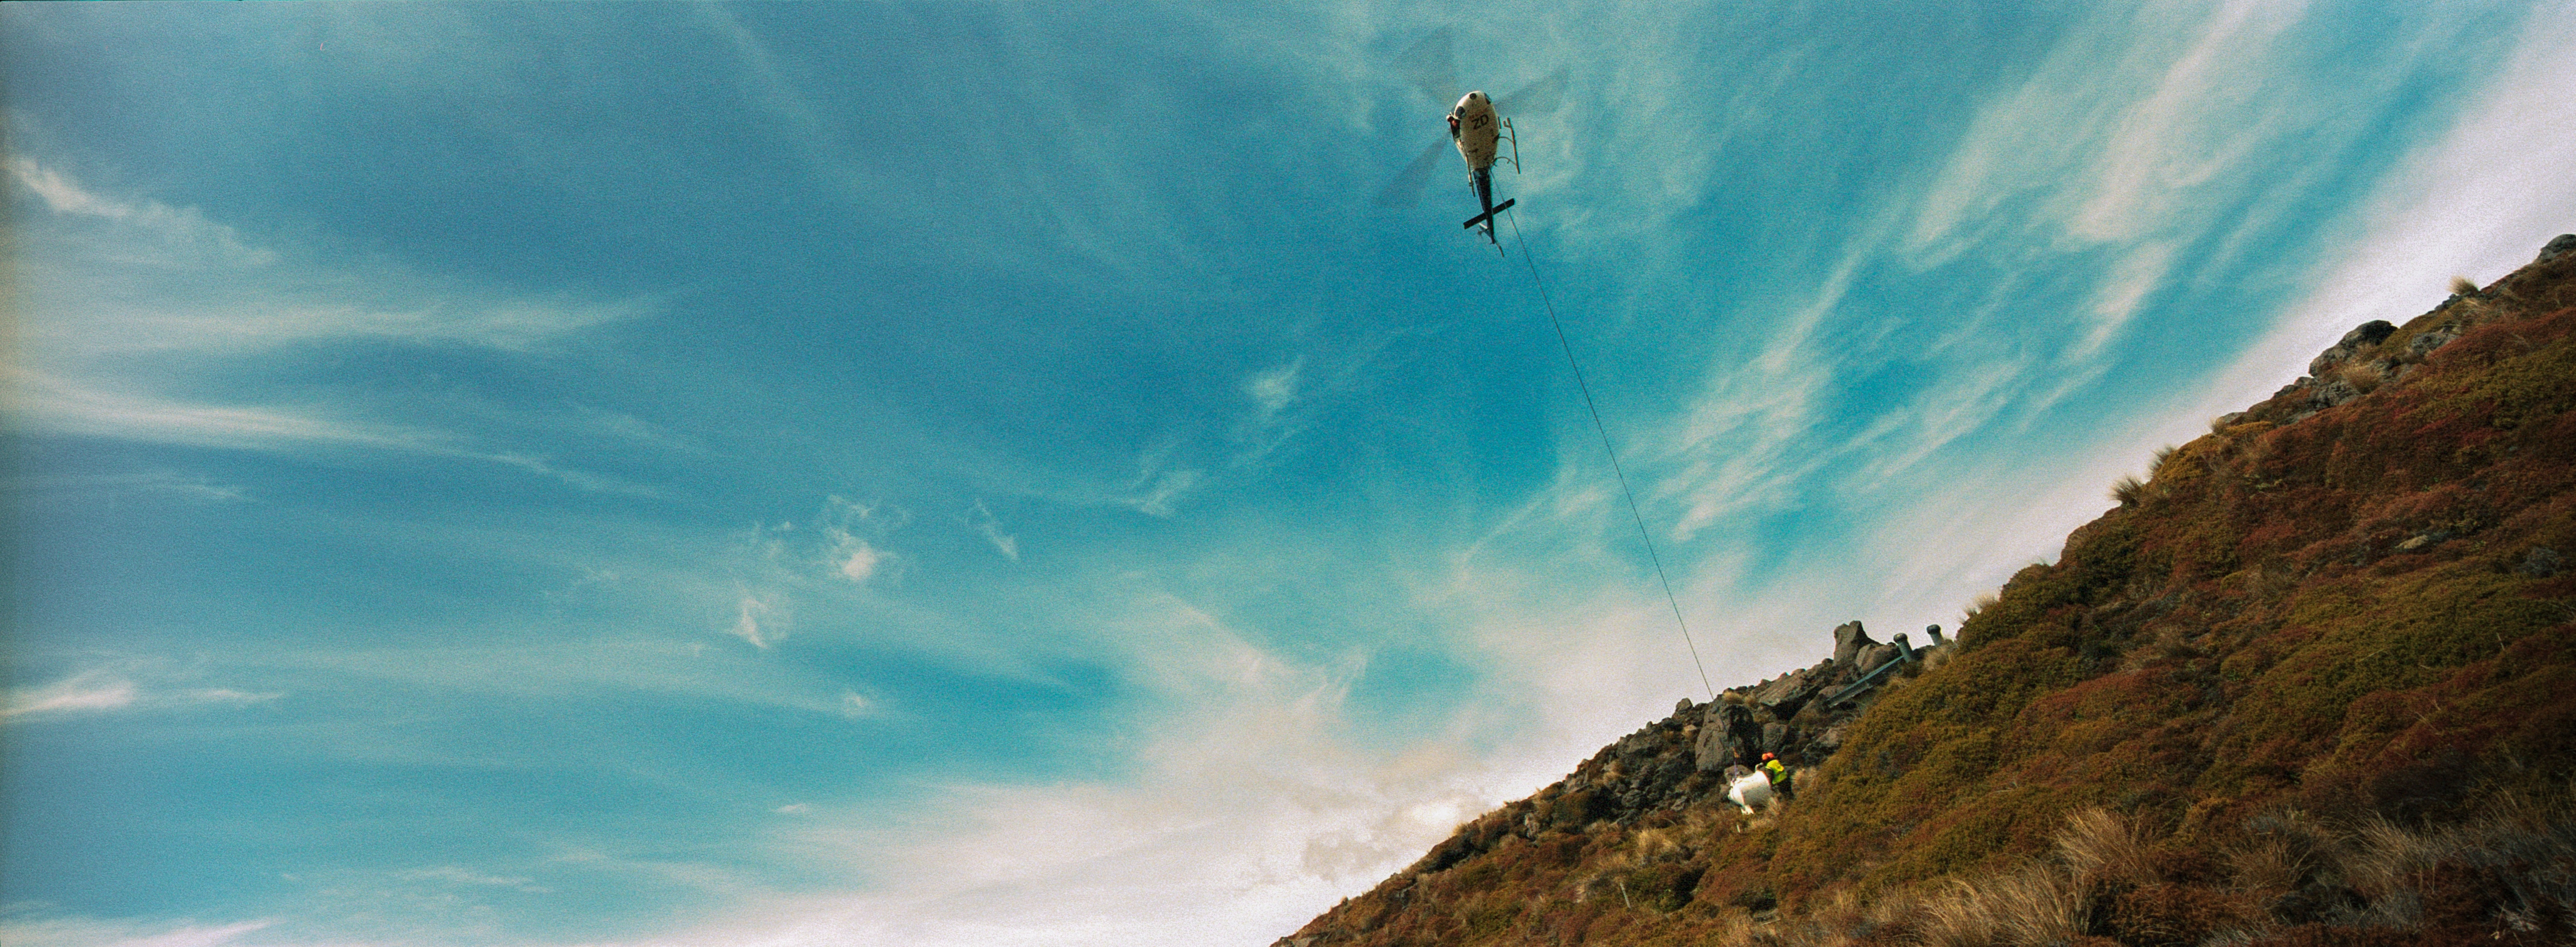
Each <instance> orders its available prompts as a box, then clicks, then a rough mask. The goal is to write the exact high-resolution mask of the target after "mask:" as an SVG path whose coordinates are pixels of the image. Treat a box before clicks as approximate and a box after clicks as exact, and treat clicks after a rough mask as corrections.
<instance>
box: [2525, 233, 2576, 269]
mask: <svg viewBox="0 0 2576 947" xmlns="http://www.w3.org/2000/svg"><path fill="white" fill-rule="evenodd" d="M2569 251H2576V233H2562V234H2559V235H2558V237H2557V239H2554V240H2551V241H2549V245H2548V246H2545V247H2541V248H2540V256H2539V257H2538V258H2537V259H2534V260H2532V261H2531V262H2533V263H2535V264H2538V263H2547V262H2549V261H2551V260H2555V259H2558V258H2559V257H2562V256H2565V255H2567V254H2568V252H2569Z"/></svg>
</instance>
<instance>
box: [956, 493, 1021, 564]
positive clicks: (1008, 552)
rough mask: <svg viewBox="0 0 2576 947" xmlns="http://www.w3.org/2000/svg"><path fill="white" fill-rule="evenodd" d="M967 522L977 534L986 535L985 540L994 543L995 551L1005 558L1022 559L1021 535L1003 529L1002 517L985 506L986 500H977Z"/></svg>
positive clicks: (1016, 560)
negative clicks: (995, 514) (1014, 534)
mask: <svg viewBox="0 0 2576 947" xmlns="http://www.w3.org/2000/svg"><path fill="white" fill-rule="evenodd" d="M966 522H967V525H968V526H970V527H972V528H973V529H974V530H975V532H976V533H977V534H979V535H982V536H983V537H984V541H985V542H988V543H992V544H993V550H994V551H995V552H999V553H1001V554H1002V555H1003V557H1004V558H1007V559H1009V560H1011V561H1012V562H1018V561H1020V539H1019V537H1017V536H1013V535H1011V534H1009V533H1005V532H1003V531H1002V520H1001V517H998V516H994V515H993V511H992V510H991V509H988V508H986V507H985V506H984V501H982V500H977V501H975V507H974V509H973V510H971V511H969V512H968V514H967V520H966Z"/></svg>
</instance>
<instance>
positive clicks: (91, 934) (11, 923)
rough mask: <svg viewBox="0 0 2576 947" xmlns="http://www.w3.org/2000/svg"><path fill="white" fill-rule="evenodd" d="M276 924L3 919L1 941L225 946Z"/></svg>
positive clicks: (109, 946)
mask: <svg viewBox="0 0 2576 947" xmlns="http://www.w3.org/2000/svg"><path fill="white" fill-rule="evenodd" d="M276 924H277V922H276V921H270V920H260V921H243V922H240V923H235V924H199V923H197V922H194V921H179V922H165V923H147V922H139V921H127V920H100V919H94V918H80V917H69V918H48V919H24V918H0V940H5V941H6V942H8V943H10V944H15V945H22V947H224V945H227V944H236V943H240V942H241V940H242V938H244V937H247V936H249V935H251V934H254V933H257V932H259V931H262V930H266V929H268V928H271V927H274V926H276Z"/></svg>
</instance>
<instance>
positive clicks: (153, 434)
mask: <svg viewBox="0 0 2576 947" xmlns="http://www.w3.org/2000/svg"><path fill="white" fill-rule="evenodd" d="M5 374H6V375H7V376H8V379H9V380H10V381H11V382H13V383H14V386H15V388H16V391H15V392H14V394H15V395H16V399H15V400H16V404H15V405H14V406H13V407H14V409H15V412H16V413H17V414H18V415H19V417H20V418H22V419H24V420H25V421H27V422H29V423H31V424H32V425H33V426H35V427H37V428H39V429H43V430H49V431H53V432H57V433H65V434H77V435H84V436H91V437H107V438H117V439H122V440H132V441H144V442H149V443H160V444H184V445H189V446H194V447H217V448H226V449H232V450H263V451H310V450H313V449H316V448H343V449H352V448H353V449H363V450H372V451H390V452H395V453H403V454H412V455H418V456H428V457H445V458H452V459H458V460H471V461H478V462H482V463H490V464H498V465H501V466H505V467H512V468H516V469H519V470H524V471H527V472H529V473H533V474H538V475H541V476H545V477H550V478H553V479H556V480H560V481H562V482H564V483H565V484H567V485H570V486H572V487H574V488H576V489H580V490H584V491H590V492H604V493H623V494H629V495H634V496H656V495H659V493H660V491H658V490H656V489H655V488H652V487H648V486H644V485H641V484H634V483H628V482H626V481H624V480H620V479H618V478H615V477H609V476H604V475H600V474H594V473H589V472H586V471H581V470H572V469H566V468H563V467H559V466H556V465H555V464H553V463H551V462H549V461H547V460H545V459H544V458H540V457H533V456H528V455H524V454H517V453H506V452H505V453H493V452H487V451H480V450H474V449H471V448H469V447H468V446H466V445H465V444H464V443H463V439H462V438H461V437H459V436H457V435H454V434H449V433H446V432H443V431H435V430H424V429H419V428H409V427H403V426H399V425H389V424H377V423H373V422H368V421H359V420H351V419H347V418H343V417H339V416H336V415H337V412H334V411H331V410H329V409H327V408H324V407H320V406H309V405H292V406H285V405H227V404H208V403H200V402H191V401H185V400H179V399H172V398H165V397H160V396H156V395H150V394H139V393H135V392H131V391H126V390H121V389H118V388H113V387H95V386H89V385H85V384H82V383H80V382H78V381H75V380H71V379H65V378H61V377H57V376H53V375H49V374H44V373H39V372H35V371H30V370H25V369H9V370H6V371H5ZM209 489H211V488H209ZM199 492H201V493H202V492H205V491H202V490H201V491H199Z"/></svg>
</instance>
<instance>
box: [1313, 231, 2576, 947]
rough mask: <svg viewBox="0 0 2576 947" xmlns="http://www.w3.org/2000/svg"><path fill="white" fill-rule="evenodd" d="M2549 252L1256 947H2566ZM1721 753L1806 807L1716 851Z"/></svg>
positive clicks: (1725, 816) (2561, 292)
mask: <svg viewBox="0 0 2576 947" xmlns="http://www.w3.org/2000/svg"><path fill="white" fill-rule="evenodd" d="M2570 251H2576V237H2561V238H2559V239H2558V240H2556V241H2553V242H2552V243H2551V244H2550V247H2549V249H2548V250H2546V251H2544V252H2543V253H2542V255H2541V258H2540V259H2539V260H2538V261H2536V262H2534V263H2533V264H2532V265H2530V266H2527V267H2525V268H2523V269H2522V270H2521V271H2519V272H2516V273H2514V274H2512V275H2510V276H2508V277H2506V278H2505V279H2503V280H2500V281H2498V282H2496V283H2495V284H2493V285H2491V286H2488V287H2486V288H2483V289H2481V288H2478V287H2476V286H2474V285H2471V284H2467V283H2466V282H2465V281H2461V283H2460V284H2459V285H2455V286H2454V287H2453V289H2454V291H2455V295H2453V296H2452V297H2451V298H2450V299H2448V300H2445V301H2444V302H2443V303H2442V305H2441V306H2440V307H2438V308H2436V309H2434V310H2433V311H2432V312H2429V313H2426V314H2425V315H2423V316H2419V317H2417V318H2415V319H2413V320H2411V321H2409V322H2407V323H2406V324H2405V325H2402V326H2398V325H2391V324H2389V323H2386V322H2374V323H2370V324H2367V325H2364V326H2362V327H2360V328H2358V329H2355V330H2353V332H2352V333H2351V334H2348V335H2346V336H2345V337H2344V338H2343V339H2342V340H2341V341H2340V342H2338V343H2337V344H2336V345H2335V346H2334V347H2332V348H2329V349H2328V350H2326V352H2325V353H2324V354H2321V355H2319V356H2318V357H2317V359H2316V360H2315V361H2314V362H2312V363H2310V365H2309V366H2308V372H2307V375H2306V376H2305V377H2302V378H2300V379H2299V380H2298V381H2296V382H2294V383H2292V384H2291V385H2289V386H2287V387H2285V388H2283V389H2281V390H2280V391H2279V392H2278V393H2276V394H2274V395H2273V396H2272V397H2271V398H2269V399H2267V400H2265V401H2264V402H2263V403H2261V404H2258V405H2255V406H2253V407H2252V408H2249V409H2248V410H2246V411H2244V412H2241V413H2237V414H2231V415H2228V416H2225V417H2222V418H2219V419H2218V420H2217V421H2215V422H2214V423H2213V424H2212V426H2211V431H2210V433H2209V434H2207V435H2205V436H2202V437H2199V438H2197V439H2194V440H2192V441H2191V442H2189V443H2186V444H2182V445H2178V446H2176V447H2173V448H2171V449H2169V450H2167V451H2159V452H2157V455H2156V456H2155V458H2154V463H2153V464H2152V466H2151V467H2150V469H2149V472H2148V476H2147V477H2146V478H2145V479H2144V480H2135V481H2128V482H2124V483H2123V484H2121V485H2120V486H2119V488H2118V489H2117V490H2116V496H2115V498H2116V500H2117V501H2118V503H2119V505H2118V506H2117V507H2115V508H2113V509H2111V510H2110V511H2108V512H2106V513H2104V514H2103V515H2102V517H2101V518H2100V519H2097V520H2095V521H2094V522H2092V523H2089V524H2087V525H2085V526H2084V527H2082V528H2080V529H2077V530H2076V531H2075V532H2074V533H2073V534H2072V535H2070V536H2068V537H2067V541H2066V546H2065V549H2064V551H2063V553H2061V554H2060V555H2059V557H2058V558H2057V560H2056V561H2055V562H2054V563H2047V564H2035V565H2032V566H2030V567H2028V568H2025V569H2023V570H2022V571H2021V572H2020V573H2018V574H2016V575H2015V576H2013V578H2012V579H2011V580H2010V581H2009V582H2007V583H2006V584H2005V585H2004V587H2003V588H2002V589H2001V590H2000V591H1999V592H1997V593H1996V594H1994V595H1993V596H1992V597H1991V598H1984V597H1981V598H1980V600H1979V601H1978V602H1977V603H1976V604H1975V605H1974V606H1972V611H1971V614H1970V616H1969V617H1968V619H1967V621H1966V622H1965V624H1964V625H1963V626H1962V627H1961V628H1960V629H1959V633H1958V635H1957V638H1956V640H1955V641H1953V642H1952V643H1949V644H1946V645H1943V646H1941V647H1938V648H1934V649H1930V650H1929V651H1928V652H1926V653H1924V655H1923V656H1924V657H1925V658H1927V660H1920V661H1908V662H1904V663H1903V665H1902V673H1895V674H1886V675H1884V676H1883V683H1879V684H1876V685H1873V686H1874V687H1875V689H1874V690H1872V691H1871V692H1869V693H1868V694H1866V695H1863V696H1862V697H1860V698H1856V699H1854V700H1853V701H1852V702H1849V703H1844V702H1840V701H1839V700H1838V699H1837V698H1839V697H1840V695H1841V692H1840V691H1839V690H1836V689H1833V688H1827V689H1821V690H1820V689H1818V688H1817V687H1815V686H1814V685H1813V683H1812V682H1808V678H1812V677H1813V676H1814V675H1815V673H1816V672H1817V670H1818V669H1810V670H1809V671H1805V672H1792V674H1790V675H1787V676H1784V677H1783V678H1781V679H1779V680H1775V681H1771V682H1765V683H1764V684H1763V685H1760V686H1758V687H1751V688H1739V689H1736V690H1732V691H1729V692H1728V693H1727V694H1726V695H1725V697H1724V698H1723V699H1721V700H1718V701H1715V702H1711V703H1708V704H1696V705H1694V704H1690V703H1688V702H1685V705H1684V706H1683V707H1681V708H1679V709H1677V711H1676V712H1675V714H1674V716H1673V717H1671V718H1668V719H1666V720H1662V721H1657V722H1655V723H1652V724H1649V725H1648V726H1647V727H1646V728H1645V729H1643V730H1640V731H1638V732H1637V733H1635V734H1631V735H1630V736H1629V737H1627V738H1624V739H1622V740H1621V741H1620V742H1619V743H1618V744H1616V745H1613V746H1612V747H1608V748H1605V749H1604V750H1603V751H1602V752H1601V754H1599V755H1597V756H1595V757H1594V758H1593V759H1592V760H1589V761H1586V762H1585V763H1584V764H1583V765H1582V766H1580V767H1578V768H1577V769H1576V771H1575V772H1574V773H1573V774H1571V775H1569V776H1568V777H1567V779H1566V780H1565V781H1564V782H1560V783H1558V784H1556V785H1554V786H1550V787H1548V788H1546V789H1543V790H1541V791H1540V792H1539V793H1538V794H1537V795H1534V796H1532V797H1531V798H1529V799H1526V800H1522V801H1520V802H1515V803H1512V804H1510V805H1507V806H1504V807H1503V808H1501V809H1498V810H1496V811H1494V812H1492V813H1488V814H1486V815H1484V816H1481V817H1479V818H1477V819H1476V820H1474V821H1471V822H1469V823H1467V824H1466V825H1464V826H1461V827H1460V830H1459V833H1458V835H1457V836H1456V837H1453V838H1452V839H1450V840H1449V841H1447V842H1443V843H1441V845H1439V846H1437V847H1435V848H1433V850H1432V851H1431V853H1429V854H1428V855H1426V856H1425V857H1424V858H1423V860H1422V861H1420V862H1417V863H1416V864H1415V865H1413V866H1412V867H1410V868H1407V869H1406V870H1405V871H1403V872H1400V873H1398V874H1397V875H1396V876H1395V877H1393V878H1390V879H1388V880H1387V881H1386V882H1385V883H1383V884H1381V885H1379V886H1378V887H1377V888H1376V889H1373V890H1371V891H1369V892H1368V893H1366V894H1363V895H1361V896H1359V897H1356V898H1352V899H1350V900H1348V901H1345V902H1344V903H1343V904H1341V905H1339V906H1337V907H1335V908H1334V909H1332V910H1331V911H1328V912H1326V913H1325V914H1324V915H1322V916H1321V917H1318V918H1316V919H1315V920H1314V921H1313V922H1312V923H1309V924H1308V925H1307V926H1306V927H1305V928H1304V929H1303V930H1300V931H1299V932H1298V933H1297V934H1295V935H1292V936H1291V937H1288V938H1283V939H1282V943H1283V944H1287V945H1293V947H1326V945H1342V944H1354V945H1358V944H1367V945H1399V944H1403V945H1432V944H1441V945H1449V944H1458V945H1482V944H1497V945H1500V944H1549V945H1563V944H1604V945H1646V944H1658V945H1660V944H1671V945H1684V944H1688V945H1708V944H1728V945H1753V944H1764V945H1780V947H1789V945H1817V947H1832V945H1851V944H1889V945H1960V947H1967V945H2022V944H2027V945H2040V944H2052V945H2053V944H2084V945H2096V947H2102V945H2110V944H2119V945H2129V947H2168V945H2171V947H2184V945H2200V944H2265V945H2269V944H2280V945H2324V944H2371V945H2377V944H2391V945H2393V944H2449V943H2458V944H2468V943H2472V942H2474V943H2477V944H2484V945H2496V944H2533V945H2537V944H2565V943H2569V942H2570V941H2571V940H2576V696H2571V695H2576V571H2571V570H2570V568H2569V565H2568V562H2567V558H2568V556H2569V555H2571V554H2576V252H2570ZM1847 627H1849V628H1850V629H1852V630H1853V631H1854V633H1855V637H1857V629H1858V625H1857V624H1856V623H1855V624H1853V625H1851V626H1847ZM1842 638H1843V634H1842V630H1841V629H1838V630H1837V639H1838V648H1837V651H1838V656H1839V652H1843V651H1845V650H1847V648H1846V647H1844V646H1842V641H1841V639H1842ZM1861 640H1864V641H1865V640H1866V639H1865V638H1862V639H1861ZM1876 647H1880V648H1884V647H1886V646H1876ZM1870 653H1871V654H1873V655H1878V652H1876V651H1872V652H1870ZM1872 660H1876V661H1878V662H1879V664H1882V665H1883V664H1884V663H1885V662H1886V660H1887V659H1886V658H1885V657H1884V656H1883V655H1882V656H1877V657H1874V658H1872ZM1861 664H1863V665H1867V664H1868V662H1866V661H1863V662H1861ZM1840 666H1842V665H1841V662H1831V661H1829V662H1827V663H1826V664H1825V665H1820V666H1819V669H1826V668H1836V667H1840ZM1836 673H1838V674H1841V675H1842V676H1841V677H1837V678H1835V679H1834V680H1835V681H1837V682H1839V681H1843V680H1849V679H1851V676H1850V672H1848V671H1837V672H1836ZM1802 675H1804V677H1802ZM1841 686H1844V685H1840V684H1837V685H1836V687H1841ZM1827 705H1833V706H1827ZM1855 708H1857V710H1855ZM1757 738H1758V739H1759V740H1760V741H1761V742H1762V745H1763V746H1766V747H1767V746H1771V745H1774V744H1775V743H1776V744H1777V745H1780V746H1782V747H1784V748H1790V749H1789V751H1788V752H1784V753H1782V756H1783V757H1784V758H1788V759H1790V760H1791V761H1792V762H1793V763H1797V764H1799V765H1801V766H1802V767H1804V768H1803V769H1802V771H1801V772H1800V773H1799V776H1798V779H1797V783H1796V788H1797V790H1798V792H1797V795H1796V798H1795V799H1794V801H1789V802H1785V803H1778V804H1775V805H1774V806H1772V807H1771V808H1768V809H1766V810H1764V811H1762V812H1760V813H1758V814H1754V815H1750V816H1747V815H1744V814H1740V813H1739V812H1737V811H1736V809H1735V808H1734V807H1733V806H1731V805H1729V804H1728V803H1726V802H1725V801H1724V800H1723V798H1722V792H1723V786H1722V785H1721V784H1722V782H1723V780H1722V779H1721V778H1720V777H1719V776H1718V774H1716V773H1714V772H1712V771H1711V765H1710V764H1711V763H1715V764H1716V765H1718V766H1722V765H1723V763H1724V762H1725V761H1720V760H1712V759H1705V758H1703V757H1706V756H1708V755H1709V754H1713V753H1721V752H1723V753H1725V754H1727V755H1734V754H1737V753H1740V751H1741V748H1742V747H1743V746H1745V745H1747V743H1746V741H1748V740H1754V739H1757ZM1721 748H1723V749H1722V750H1721Z"/></svg>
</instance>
